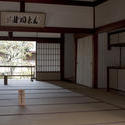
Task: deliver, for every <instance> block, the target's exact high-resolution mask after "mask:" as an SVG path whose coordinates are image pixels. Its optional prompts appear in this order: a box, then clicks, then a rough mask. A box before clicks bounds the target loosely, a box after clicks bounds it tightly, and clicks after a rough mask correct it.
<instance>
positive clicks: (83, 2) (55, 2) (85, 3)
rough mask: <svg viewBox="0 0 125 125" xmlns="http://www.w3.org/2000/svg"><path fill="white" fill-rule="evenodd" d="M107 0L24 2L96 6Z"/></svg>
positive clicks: (36, 0)
mask: <svg viewBox="0 0 125 125" xmlns="http://www.w3.org/2000/svg"><path fill="white" fill-rule="evenodd" d="M0 1H8V2H20V1H21V0H0ZM105 1H106V0H97V1H95V2H91V1H80V0H79V1H77V0H76V1H75V0H24V2H29V3H43V4H58V5H72V6H88V7H94V6H97V5H99V4H102V3H103V2H105Z"/></svg>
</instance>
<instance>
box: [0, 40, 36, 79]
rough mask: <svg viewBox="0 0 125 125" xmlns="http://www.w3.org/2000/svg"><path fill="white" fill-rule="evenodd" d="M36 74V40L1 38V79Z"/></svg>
mask: <svg viewBox="0 0 125 125" xmlns="http://www.w3.org/2000/svg"><path fill="white" fill-rule="evenodd" d="M5 75H6V76H7V77H8V78H9V79H29V78H32V79H33V78H35V76H36V41H14V40H12V41H11V40H0V79H2V78H3V76H5Z"/></svg>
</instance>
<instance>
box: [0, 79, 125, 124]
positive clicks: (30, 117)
mask: <svg viewBox="0 0 125 125" xmlns="http://www.w3.org/2000/svg"><path fill="white" fill-rule="evenodd" d="M0 82H1V83H0V125H125V110H124V108H122V107H120V106H116V105H115V104H113V103H107V102H105V101H102V100H101V99H97V98H93V97H91V96H90V95H87V94H86V93H85V94H84V92H83V93H82V94H80V93H76V92H73V91H71V89H70V90H68V89H64V88H62V87H60V86H57V85H53V84H51V82H38V81H34V82H31V81H30V80H26V81H25V80H23V81H18V80H12V81H11V80H10V81H9V85H8V86H4V85H3V82H2V81H0ZM70 87H72V86H70ZM18 89H25V96H26V100H25V101H26V105H25V106H24V107H20V106H19V105H18Z"/></svg>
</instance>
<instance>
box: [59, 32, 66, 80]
mask: <svg viewBox="0 0 125 125" xmlns="http://www.w3.org/2000/svg"><path fill="white" fill-rule="evenodd" d="M64 42H65V40H64V34H62V35H61V44H60V47H61V48H60V63H61V64H60V66H61V67H60V68H61V70H60V71H61V80H64V44H65V43H64Z"/></svg>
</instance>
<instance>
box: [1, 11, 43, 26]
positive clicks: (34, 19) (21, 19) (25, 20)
mask: <svg viewBox="0 0 125 125" xmlns="http://www.w3.org/2000/svg"><path fill="white" fill-rule="evenodd" d="M0 15H1V21H0V25H1V26H12V27H13V26H14V27H15V26H17V27H37V28H38V27H39V28H41V27H44V26H45V14H44V13H22V12H1V14H0Z"/></svg>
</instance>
